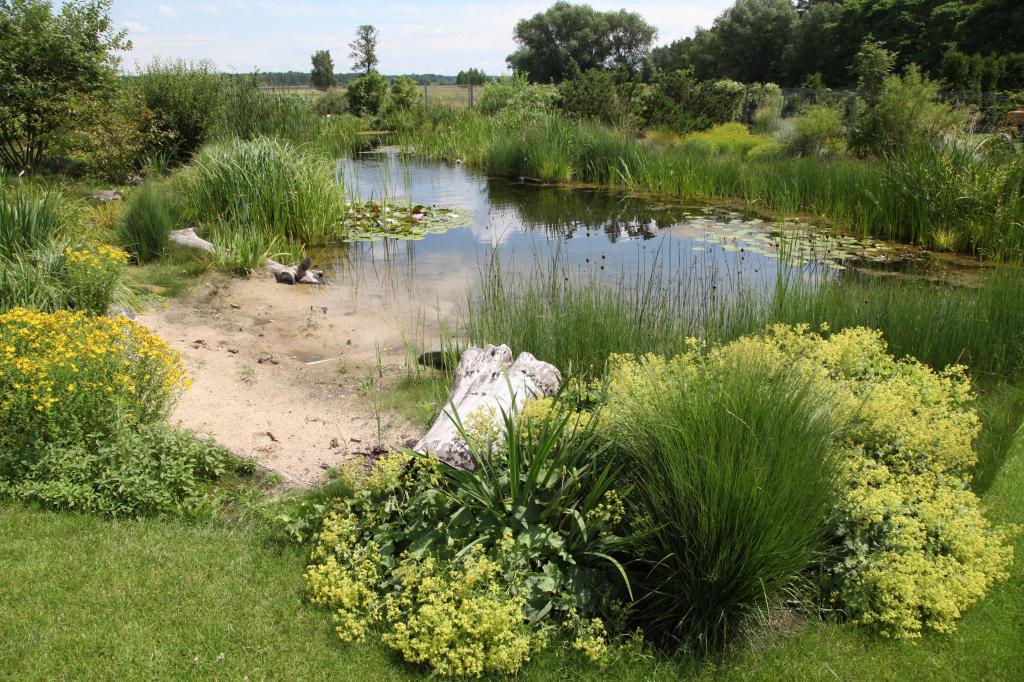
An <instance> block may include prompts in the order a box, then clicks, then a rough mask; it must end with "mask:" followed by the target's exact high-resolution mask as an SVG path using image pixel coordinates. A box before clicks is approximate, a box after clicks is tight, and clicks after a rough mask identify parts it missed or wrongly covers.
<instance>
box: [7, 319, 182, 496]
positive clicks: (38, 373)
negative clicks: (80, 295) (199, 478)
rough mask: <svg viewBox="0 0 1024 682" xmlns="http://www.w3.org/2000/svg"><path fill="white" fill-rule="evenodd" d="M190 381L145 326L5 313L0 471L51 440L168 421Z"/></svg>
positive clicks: (13, 470)
mask: <svg viewBox="0 0 1024 682" xmlns="http://www.w3.org/2000/svg"><path fill="white" fill-rule="evenodd" d="M187 383H188V380H187V378H186V375H185V370H184V366H183V365H182V362H181V358H180V356H179V355H178V354H177V353H176V352H175V351H174V350H173V349H171V348H170V346H168V345H167V344H166V343H165V342H164V341H162V340H161V339H160V338H159V337H157V336H155V335H154V334H152V333H151V332H150V331H148V330H147V329H146V328H145V327H143V326H141V325H139V324H136V323H134V322H131V321H129V320H127V319H125V318H122V317H118V318H107V317H97V316H94V315H89V314H86V313H84V312H81V311H75V312H71V311H66V310H61V311H57V312H54V313H43V312H37V311H33V310H25V309H21V308H16V309H14V310H11V311H9V312H7V313H4V314H2V315H0V476H7V477H10V476H18V475H19V473H20V472H21V471H22V470H23V469H24V468H25V467H26V466H28V465H30V464H31V458H32V455H31V453H33V452H34V451H35V450H36V449H37V448H38V447H40V446H42V445H45V444H48V443H57V442H61V443H75V442H79V441H81V440H83V439H84V438H86V437H87V436H94V435H102V434H109V433H112V432H113V431H114V430H116V428H118V427H121V426H127V427H132V426H137V425H141V424H149V423H153V422H155V421H157V420H160V419H162V418H163V417H164V416H165V415H166V413H167V412H168V410H169V409H170V407H171V405H172V404H173V402H174V400H175V399H176V398H177V397H178V395H179V393H180V392H181V391H182V390H183V389H184V388H185V387H186V385H187Z"/></svg>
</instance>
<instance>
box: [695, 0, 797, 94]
mask: <svg viewBox="0 0 1024 682" xmlns="http://www.w3.org/2000/svg"><path fill="white" fill-rule="evenodd" d="M798 20H799V18H798V16H797V12H796V8H795V7H794V6H793V3H792V2H790V0H737V1H736V4H735V5H733V6H732V7H730V8H729V9H727V10H725V11H724V12H722V14H720V15H719V16H718V18H717V19H715V23H714V25H712V27H711V30H710V31H708V32H705V33H698V34H697V36H696V37H695V38H694V43H695V47H697V49H698V51H705V52H706V54H707V56H708V57H710V61H711V63H713V64H714V68H715V70H716V71H717V73H715V74H705V73H701V71H702V70H703V69H702V66H703V64H696V65H695V66H696V67H697V72H698V75H700V76H703V77H711V76H713V75H714V76H725V77H727V78H732V79H734V80H738V81H742V82H744V83H753V82H767V81H775V82H777V81H779V80H782V79H783V78H784V77H785V74H786V70H787V68H788V67H787V59H788V57H789V54H788V51H789V47H790V45H791V44H792V42H793V35H794V33H795V30H796V26H797V22H798ZM712 37H713V38H714V40H711V39H710V38H712ZM701 42H703V43H704V44H700V45H698V44H697V43H701Z"/></svg>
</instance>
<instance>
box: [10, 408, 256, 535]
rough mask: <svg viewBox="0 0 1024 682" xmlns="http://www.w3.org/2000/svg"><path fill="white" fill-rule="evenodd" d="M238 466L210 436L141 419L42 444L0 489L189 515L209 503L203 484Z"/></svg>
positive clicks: (87, 507) (82, 507) (88, 505)
mask: <svg viewBox="0 0 1024 682" xmlns="http://www.w3.org/2000/svg"><path fill="white" fill-rule="evenodd" d="M240 467H242V464H241V463H240V462H238V460H237V459H236V458H235V457H234V455H232V454H231V453H230V452H228V451H227V450H225V449H224V448H222V447H220V446H218V445H216V444H215V443H213V442H212V441H204V440H199V439H197V438H196V437H195V436H194V435H193V434H192V433H190V432H188V431H182V430H178V429H172V428H170V427H168V426H166V425H164V424H160V423H153V424H144V425H141V426H139V427H137V428H134V429H128V428H118V429H117V430H116V431H115V432H114V433H113V434H112V435H110V436H109V437H104V438H101V439H96V438H93V437H87V438H86V439H85V440H83V441H79V442H70V441H64V442H57V443H46V444H44V445H42V446H41V447H40V450H39V452H38V455H37V457H36V459H35V461H34V462H33V463H32V465H31V466H30V467H28V468H27V470H25V471H24V472H23V474H22V475H21V476H20V477H19V478H18V479H16V480H13V481H12V480H4V478H3V477H2V476H0V494H4V495H9V496H11V497H15V498H18V499H21V500H25V501H29V502H35V503H38V504H42V505H45V506H47V507H53V508H56V509H73V510H77V511H87V512H96V513H100V514H106V515H109V516H158V515H165V514H176V515H186V516H194V515H197V514H199V513H201V512H203V511H204V510H206V509H207V508H208V507H209V506H210V504H211V502H210V499H209V497H208V496H207V495H205V494H204V493H205V490H204V485H203V483H204V482H206V481H211V480H213V479H216V478H217V477H219V476H220V475H222V474H223V473H224V472H225V471H227V470H229V469H239V468H240Z"/></svg>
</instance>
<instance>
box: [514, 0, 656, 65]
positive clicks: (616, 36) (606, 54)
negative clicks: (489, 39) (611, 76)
mask: <svg viewBox="0 0 1024 682" xmlns="http://www.w3.org/2000/svg"><path fill="white" fill-rule="evenodd" d="M657 33H658V31H657V29H656V28H654V26H651V25H650V24H648V23H647V22H646V21H644V18H643V17H642V16H640V15H639V14H636V13H635V12H627V11H625V10H619V11H618V12H599V11H597V10H595V9H593V8H592V7H590V6H589V5H573V4H570V3H568V2H563V1H560V2H556V3H555V4H554V5H552V6H551V7H550V8H549V9H548V10H547V11H545V12H539V13H537V14H535V15H534V16H533V17H531V18H529V19H523V20H521V21H520V22H519V23H517V24H516V27H515V30H514V32H513V37H514V38H515V41H516V43H518V45H519V49H518V50H516V51H515V52H513V53H512V54H510V55H509V56H508V58H507V61H508V64H509V65H510V66H511V67H512V69H513V70H514V71H516V72H517V73H522V74H525V75H526V76H527V77H528V78H529V79H530V80H531V81H534V82H540V83H548V82H560V81H562V80H564V79H565V78H567V77H569V76H570V75H571V74H572V73H577V72H580V71H587V70H589V69H617V70H621V71H624V72H627V73H635V72H637V71H638V70H639V69H640V67H641V65H642V64H643V61H644V58H645V57H646V56H647V53H648V51H649V50H650V48H651V43H653V42H654V38H655V36H657Z"/></svg>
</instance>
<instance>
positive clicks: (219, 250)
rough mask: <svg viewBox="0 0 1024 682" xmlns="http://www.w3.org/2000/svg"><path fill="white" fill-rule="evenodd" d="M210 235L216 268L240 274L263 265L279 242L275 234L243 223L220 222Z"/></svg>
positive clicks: (246, 273)
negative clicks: (266, 232) (267, 233)
mask: <svg viewBox="0 0 1024 682" xmlns="http://www.w3.org/2000/svg"><path fill="white" fill-rule="evenodd" d="M212 238H213V239H212V241H213V247H214V252H213V254H214V261H215V263H216V265H217V267H219V268H221V269H223V270H227V271H229V272H232V273H234V274H236V275H241V276H242V277H248V276H249V275H251V274H252V273H253V272H255V271H256V270H259V269H260V268H262V267H263V264H264V263H266V261H267V259H268V258H271V257H272V256H273V254H274V248H275V246H276V245H277V243H278V237H277V236H276V235H270V236H268V235H266V234H264V233H263V232H260V231H259V230H257V229H255V228H252V227H249V226H246V225H229V224H223V223H222V224H220V225H218V226H217V228H216V229H215V230H214V231H213V234H212ZM294 260H301V259H294Z"/></svg>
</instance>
